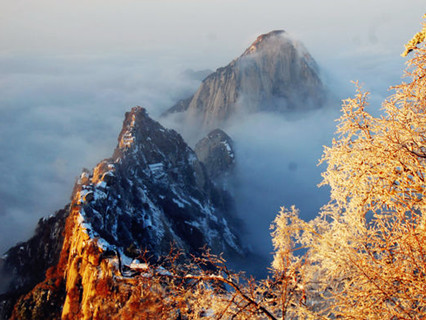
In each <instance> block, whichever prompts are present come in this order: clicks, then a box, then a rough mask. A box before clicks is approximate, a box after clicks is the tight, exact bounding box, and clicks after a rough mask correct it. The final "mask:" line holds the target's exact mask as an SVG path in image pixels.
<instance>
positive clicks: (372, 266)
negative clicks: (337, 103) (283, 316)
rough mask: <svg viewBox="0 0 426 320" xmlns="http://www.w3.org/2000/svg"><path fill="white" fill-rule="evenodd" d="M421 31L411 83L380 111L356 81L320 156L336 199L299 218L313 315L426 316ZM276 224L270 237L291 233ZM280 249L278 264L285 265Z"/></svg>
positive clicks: (425, 94) (425, 97)
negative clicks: (315, 214) (376, 113)
mask: <svg viewBox="0 0 426 320" xmlns="http://www.w3.org/2000/svg"><path fill="white" fill-rule="evenodd" d="M425 31H426V27H425V26H424V27H423V30H422V31H421V32H420V33H419V34H420V36H419V34H417V35H416V36H415V38H414V40H412V41H411V42H410V44H409V45H408V46H406V48H407V50H406V53H408V52H410V51H413V57H412V58H411V59H410V60H409V61H408V67H407V70H406V77H407V78H408V79H409V81H408V82H403V83H402V84H401V85H398V86H396V87H394V88H393V89H394V92H395V93H394V94H393V95H392V96H390V97H389V98H388V99H387V100H386V101H384V103H383V115H382V116H380V117H373V116H372V115H371V114H369V113H368V112H367V111H366V108H367V105H368V102H367V98H368V93H367V92H363V91H362V90H361V88H360V87H359V86H358V85H357V93H356V95H355V97H354V98H351V99H347V100H345V101H344V102H343V107H342V116H341V118H340V119H339V120H338V121H339V123H338V128H337V137H336V139H335V140H333V142H332V146H331V147H326V148H325V151H324V155H323V157H322V159H321V162H324V163H327V164H328V168H327V170H326V171H325V172H324V173H323V178H324V180H323V182H322V184H323V185H326V184H327V185H329V186H330V187H331V201H330V202H329V204H328V205H326V206H325V207H324V208H323V209H322V211H321V213H320V217H319V218H317V219H316V220H315V221H312V222H310V223H309V224H308V223H303V222H302V221H301V220H298V219H297V217H294V218H293V220H295V221H297V222H296V225H300V226H301V228H300V229H301V230H297V232H293V235H292V239H293V240H294V241H295V245H301V246H304V247H307V248H309V249H308V251H307V253H306V254H305V255H304V256H303V259H304V260H305V262H306V263H307V264H308V265H309V267H306V263H305V268H304V272H303V276H304V281H305V283H306V284H308V285H310V286H311V288H313V289H314V291H313V292H316V295H315V294H314V295H312V296H311V297H308V299H310V301H311V309H310V310H311V311H317V316H320V315H321V316H324V317H327V318H328V317H332V318H334V317H343V318H345V319H347V318H350V319H379V318H380V319H424V318H425V317H426V226H425V224H426V216H425V214H426V181H425V179H426V49H425V46H424V44H423V41H424V40H425V39H424V34H426V32H425ZM422 35H423V38H422ZM282 219H287V216H285V215H284V216H283V215H282V214H281V216H279V217H278V218H277V222H276V223H277V226H280V221H281V220H282ZM291 228H293V229H294V227H291ZM279 229H280V230H279V231H276V232H275V234H274V243H280V241H282V239H286V238H288V236H287V235H286V233H288V231H289V227H288V226H287V227H279ZM293 231H294V230H293ZM281 247H282V248H285V245H281V246H280V248H281ZM283 250H284V249H280V250H278V252H277V254H276V256H275V261H274V266H275V267H276V268H278V269H283V268H284V269H285V268H286V267H285V266H284V265H282V266H280V264H282V263H283V261H284V259H283V258H281V256H280V252H283ZM283 256H284V255H283ZM319 294H320V295H321V297H320V296H319ZM315 303H317V305H316V306H315ZM308 304H309V303H308Z"/></svg>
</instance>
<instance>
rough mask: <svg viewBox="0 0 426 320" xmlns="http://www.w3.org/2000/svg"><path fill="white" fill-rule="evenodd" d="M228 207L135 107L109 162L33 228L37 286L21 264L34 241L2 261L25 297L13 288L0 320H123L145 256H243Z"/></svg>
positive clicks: (195, 164)
mask: <svg viewBox="0 0 426 320" xmlns="http://www.w3.org/2000/svg"><path fill="white" fill-rule="evenodd" d="M231 208H232V204H231V203H230V201H229V196H228V195H227V194H226V193H225V192H224V191H222V190H219V189H217V188H216V187H215V186H214V185H213V184H212V182H211V180H210V178H209V177H208V175H207V173H206V170H205V167H204V165H203V164H202V163H200V161H199V160H198V159H197V157H196V155H195V153H194V151H192V150H191V149H190V148H189V147H188V146H187V145H186V144H185V142H184V141H183V140H182V138H181V137H180V135H178V134H177V133H176V132H175V131H173V130H167V129H165V128H163V127H162V126H161V125H160V124H159V123H158V122H155V121H153V120H152V119H151V118H149V116H148V115H147V113H146V111H145V110H144V109H143V108H140V107H136V108H133V109H132V110H131V112H128V113H126V117H125V120H124V123H123V129H122V131H121V133H120V135H119V138H118V145H117V148H116V150H115V151H114V154H113V156H112V157H111V158H110V159H106V160H103V161H101V162H100V163H99V164H98V165H97V166H96V167H95V168H94V169H93V170H92V171H90V172H89V171H84V172H83V173H82V174H81V176H80V179H79V180H78V182H77V183H76V186H75V188H74V191H73V196H72V202H71V204H70V206H69V207H67V208H66V209H65V210H64V211H61V212H60V213H59V214H57V215H56V217H57V218H55V219H56V220H57V221H56V220H55V221H56V222H57V223H56V224H55V223H54V222H52V223H50V224H49V226H51V227H50V228H43V225H40V226H39V229H40V228H42V229H43V230H44V232H41V234H45V236H44V238H43V237H41V238H40V237H39V238H37V239H40V240H39V241H40V245H41V249H40V250H39V251H38V254H39V255H41V257H43V256H46V257H48V258H47V259H46V263H45V264H44V265H42V267H41V268H40V271H39V272H38V273H37V274H38V278H31V279H29V280H28V279H26V278H25V275H26V272H27V271H28V274H29V275H30V274H31V269H30V268H31V266H30V264H31V261H33V260H31V257H32V256H31V255H30V260H26V256H27V255H29V254H30V253H31V250H32V249H30V248H31V246H30V245H28V243H30V242H31V241H33V242H34V241H38V240H37V239H35V240H34V238H33V239H32V240H30V241H29V242H27V243H25V244H21V245H20V247H22V248H23V249H19V248H20V247H19V248H18V249H13V250H11V251H9V253H10V254H8V255H7V256H5V257H3V262H4V265H7V266H8V268H9V269H8V270H14V279H15V280H13V281H14V282H12V283H19V281H21V282H25V290H24V289H23V290H22V291H20V292H18V293H17V291H16V290H15V289H16V288H17V287H20V288H24V286H23V285H19V286H16V285H14V286H11V287H10V288H9V292H8V293H7V294H6V295H3V296H2V297H0V299H1V300H2V301H3V302H2V303H3V309H2V310H3V314H4V315H7V314H8V313H10V311H11V309H12V307H13V313H12V318H16V319H57V318H63V319H106V318H117V319H119V318H122V317H124V316H125V314H127V313H126V312H128V309H129V308H128V306H129V305H128V304H129V303H134V301H133V300H132V299H133V298H132V297H136V298H135V299H139V298H137V292H136V291H137V290H136V289H135V286H134V284H135V281H136V280H135V279H134V278H133V277H132V275H133V274H134V270H133V269H132V268H133V267H132V266H135V265H140V261H139V260H138V258H139V259H140V257H141V255H142V253H143V252H144V250H148V252H149V255H151V257H152V258H151V259H155V258H156V257H159V256H161V255H166V254H167V253H168V252H169V250H170V244H171V243H172V242H173V243H174V244H175V246H176V247H178V248H181V249H182V250H183V251H184V252H186V253H188V254H195V255H197V254H200V253H201V249H200V248H201V247H202V246H204V245H207V246H208V247H210V248H212V250H213V251H214V252H216V253H220V252H224V253H225V254H228V255H237V256H242V255H244V253H243V249H242V247H241V245H240V243H239V239H238V236H237V235H236V233H235V232H234V231H233V230H234V227H233V226H232V214H230V210H231ZM41 223H42V222H41ZM55 226H56V227H55ZM58 233H59V234H58ZM43 243H44V244H43ZM46 243H48V244H46ZM42 244H43V245H42ZM15 251H17V252H18V253H16V252H15ZM21 251H22V252H21ZM20 256H22V259H21V260H22V261H21V260H19V259H20V258H19V257H20ZM16 261H19V263H18V264H17V265H18V266H20V267H19V268H18V269H19V270H18V269H16V268H15V267H16V265H15V262H16ZM48 267H50V268H49V269H47V268H48ZM13 268H15V269H13ZM26 268H28V270H26ZM46 269H47V272H46V273H44V272H45V271H46ZM12 273H13V272H12ZM44 275H46V276H45V277H44ZM43 278H45V279H44V280H42V279H43ZM34 286H35V287H34ZM31 288H32V289H31ZM135 290H136V291H135ZM24 292H26V294H25V295H22V294H23V293H24ZM139 300H140V299H139ZM139 300H138V301H139ZM132 301H133V302H132ZM126 306H127V307H126ZM126 310H127V311H126ZM127 316H128V314H127Z"/></svg>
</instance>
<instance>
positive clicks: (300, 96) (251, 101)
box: [164, 30, 326, 130]
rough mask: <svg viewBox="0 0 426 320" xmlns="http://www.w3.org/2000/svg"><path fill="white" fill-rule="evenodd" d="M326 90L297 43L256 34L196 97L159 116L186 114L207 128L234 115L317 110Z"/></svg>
mask: <svg viewBox="0 0 426 320" xmlns="http://www.w3.org/2000/svg"><path fill="white" fill-rule="evenodd" d="M325 97H326V90H325V87H324V85H323V83H322V82H321V79H320V77H319V73H318V68H317V65H316V63H315V61H314V60H313V58H312V57H311V55H310V54H309V53H308V51H307V50H306V49H305V48H304V47H303V45H302V44H300V43H299V42H297V41H295V40H293V39H292V38H291V37H290V36H289V35H288V34H287V33H286V32H285V31H282V30H279V31H272V32H270V33H267V34H264V35H261V36H259V37H258V38H257V40H256V41H255V42H253V44H252V45H251V46H250V47H249V48H248V49H247V50H246V51H245V52H244V53H243V54H242V55H241V56H240V57H239V58H237V59H235V60H233V61H232V62H231V63H230V64H228V65H227V66H226V67H223V68H219V69H217V70H216V72H214V73H212V74H210V75H209V76H208V77H207V78H205V79H204V80H203V82H202V84H201V85H200V87H199V89H198V90H197V92H196V93H195V94H194V95H193V96H192V97H190V98H187V99H184V100H181V101H179V102H178V103H176V105H175V106H173V107H172V108H170V109H169V110H168V111H167V112H166V113H165V114H164V115H167V114H171V113H176V112H186V119H187V120H197V121H200V122H201V123H202V126H203V127H204V128H205V129H209V130H210V129H213V128H215V127H216V126H219V125H220V124H221V123H223V122H224V121H226V120H228V119H230V118H231V117H232V116H235V115H236V114H238V113H239V112H242V113H246V112H255V111H277V112H289V111H290V112H291V111H305V110H309V109H315V108H319V107H321V105H322V104H323V103H324V100H325Z"/></svg>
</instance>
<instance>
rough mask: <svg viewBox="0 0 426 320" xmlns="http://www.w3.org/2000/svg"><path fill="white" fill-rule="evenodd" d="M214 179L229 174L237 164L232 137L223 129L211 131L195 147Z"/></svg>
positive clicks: (199, 157)
mask: <svg viewBox="0 0 426 320" xmlns="http://www.w3.org/2000/svg"><path fill="white" fill-rule="evenodd" d="M194 151H195V153H196V154H197V157H198V159H199V160H200V161H201V162H202V163H203V164H204V166H205V167H206V170H207V173H208V175H209V177H210V178H211V179H212V180H215V179H217V178H219V177H221V176H223V175H227V174H229V173H230V172H231V171H232V169H233V168H234V166H235V153H234V149H233V141H232V139H231V138H230V137H229V136H228V135H227V134H226V133H225V132H224V131H223V130H221V129H215V130H213V131H211V132H210V133H209V134H208V135H207V137H205V138H203V139H201V140H200V141H199V142H198V143H197V144H196V145H195V148H194Z"/></svg>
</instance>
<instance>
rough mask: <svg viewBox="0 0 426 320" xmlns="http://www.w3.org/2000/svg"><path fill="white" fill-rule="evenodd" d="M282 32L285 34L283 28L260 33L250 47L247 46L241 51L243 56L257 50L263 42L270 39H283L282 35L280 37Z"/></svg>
mask: <svg viewBox="0 0 426 320" xmlns="http://www.w3.org/2000/svg"><path fill="white" fill-rule="evenodd" d="M284 34H286V32H285V31H284V30H273V31H271V32H268V33H265V34H261V35H260V36H258V37H257V39H256V40H255V41H254V42H253V43H252V44H251V45H250V47H248V48H247V50H246V51H245V52H244V53H243V56H244V55H248V54H251V53H254V52H256V51H258V50H259V49H260V48H262V46H263V45H264V44H265V42H266V41H268V40H270V39H274V40H276V38H278V37H281V38H282V39H283V40H284V37H282V36H283V35H284Z"/></svg>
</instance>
